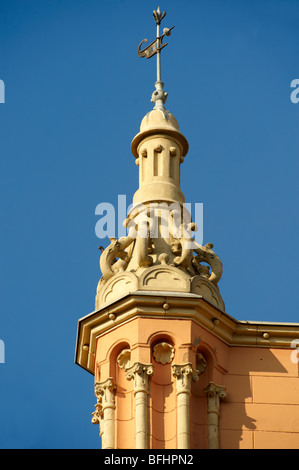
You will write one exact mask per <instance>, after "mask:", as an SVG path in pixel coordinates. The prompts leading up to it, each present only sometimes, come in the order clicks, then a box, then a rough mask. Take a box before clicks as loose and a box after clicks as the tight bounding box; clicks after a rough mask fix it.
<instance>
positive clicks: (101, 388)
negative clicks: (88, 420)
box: [94, 377, 116, 411]
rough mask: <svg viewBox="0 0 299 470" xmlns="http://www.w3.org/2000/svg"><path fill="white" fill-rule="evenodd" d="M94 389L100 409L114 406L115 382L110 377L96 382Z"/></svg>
mask: <svg viewBox="0 0 299 470" xmlns="http://www.w3.org/2000/svg"><path fill="white" fill-rule="evenodd" d="M94 390H95V396H96V397H97V398H98V403H100V404H101V407H102V411H104V410H105V409H106V408H115V390H116V384H115V383H114V380H113V379H112V378H111V377H109V378H108V379H106V380H105V381H103V382H97V383H96V384H95V387H94Z"/></svg>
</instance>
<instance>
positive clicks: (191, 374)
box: [172, 362, 200, 395]
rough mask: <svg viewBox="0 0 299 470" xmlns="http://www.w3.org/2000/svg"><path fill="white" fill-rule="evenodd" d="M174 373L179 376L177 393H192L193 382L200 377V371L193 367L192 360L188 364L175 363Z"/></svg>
mask: <svg viewBox="0 0 299 470" xmlns="http://www.w3.org/2000/svg"><path fill="white" fill-rule="evenodd" d="M172 375H173V376H174V377H176V378H177V395H179V394H180V393H188V394H190V393H191V382H192V381H194V382H196V381H197V380H198V379H199V375H200V372H199V371H198V370H196V369H193V367H192V364H191V362H187V363H186V364H173V366H172Z"/></svg>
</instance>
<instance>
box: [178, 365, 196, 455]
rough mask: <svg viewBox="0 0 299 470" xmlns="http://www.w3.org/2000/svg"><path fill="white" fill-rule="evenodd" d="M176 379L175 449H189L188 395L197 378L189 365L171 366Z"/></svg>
mask: <svg viewBox="0 0 299 470" xmlns="http://www.w3.org/2000/svg"><path fill="white" fill-rule="evenodd" d="M172 373H173V375H174V376H175V377H176V394H177V448H178V449H190V395H191V383H192V380H194V381H196V380H198V378H199V374H198V371H197V370H194V369H193V368H192V364H191V363H189V362H188V363H187V364H183V365H176V364H174V365H173V366H172Z"/></svg>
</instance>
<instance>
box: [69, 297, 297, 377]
mask: <svg viewBox="0 0 299 470" xmlns="http://www.w3.org/2000/svg"><path fill="white" fill-rule="evenodd" d="M165 304H167V305H168V309H167V310H166V309H165V308H163V305H165ZM133 318H163V319H166V320H167V319H188V320H190V321H195V322H196V323H197V324H199V325H201V326H202V327H203V328H205V329H206V330H207V331H209V332H211V333H212V334H213V335H215V336H216V337H217V338H219V339H220V340H222V341H223V342H224V343H225V344H227V345H228V346H241V347H263V348H284V349H290V350H291V349H292V346H291V343H292V341H293V340H294V339H297V338H298V337H299V323H291V324H289V323H266V322H247V321H238V320H236V319H234V318H233V317H231V316H230V315H228V314H227V313H225V312H224V311H221V310H219V309H217V308H215V307H214V306H213V305H211V304H209V303H208V302H207V301H206V300H204V299H203V298H201V297H200V296H198V295H195V294H188V293H185V294H184V293H179V294H175V293H169V292H167V293H161V292H155V291H154V292H150V293H140V292H132V293H131V294H127V295H125V296H124V297H122V298H120V299H119V300H117V301H115V302H112V303H111V304H109V305H106V306H105V307H103V308H101V309H99V310H97V311H95V312H92V313H91V314H89V315H87V316H86V317H83V318H81V319H80V320H79V323H78V334H77V343H76V352H75V362H76V363H77V364H78V365H80V366H81V367H83V368H84V369H86V370H87V371H89V372H90V373H91V374H94V367H95V365H94V362H95V361H94V359H95V347H96V339H97V337H99V336H100V335H101V334H104V333H106V332H108V331H110V330H112V329H114V328H117V327H118V326H120V325H122V324H124V323H125V322H127V321H130V320H132V319H133ZM265 333H267V334H266V335H265Z"/></svg>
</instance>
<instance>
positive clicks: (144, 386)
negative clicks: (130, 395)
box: [126, 362, 154, 394]
mask: <svg viewBox="0 0 299 470" xmlns="http://www.w3.org/2000/svg"><path fill="white" fill-rule="evenodd" d="M153 373H154V366H153V365H152V364H142V363H141V362H135V363H134V364H133V365H132V366H131V367H129V368H128V369H127V370H126V379H127V380H132V379H134V394H136V392H139V391H140V392H148V377H149V376H151V375H153Z"/></svg>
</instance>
